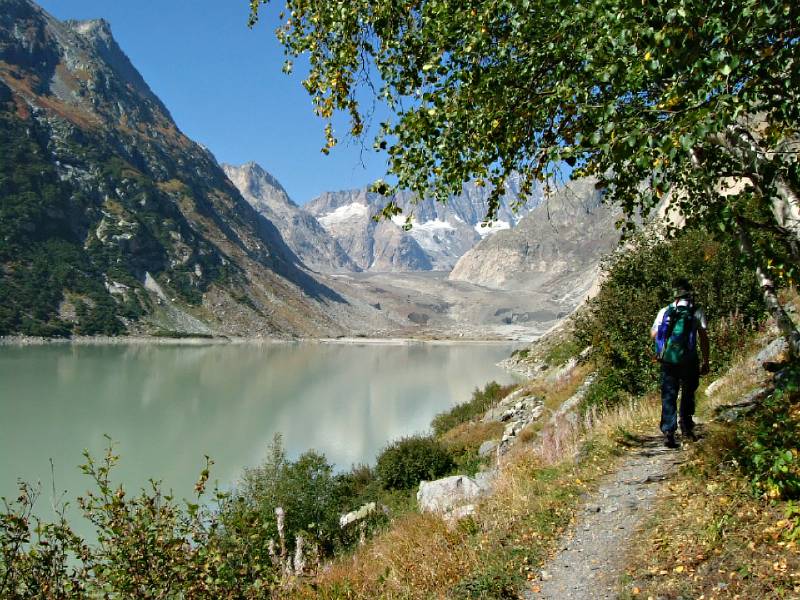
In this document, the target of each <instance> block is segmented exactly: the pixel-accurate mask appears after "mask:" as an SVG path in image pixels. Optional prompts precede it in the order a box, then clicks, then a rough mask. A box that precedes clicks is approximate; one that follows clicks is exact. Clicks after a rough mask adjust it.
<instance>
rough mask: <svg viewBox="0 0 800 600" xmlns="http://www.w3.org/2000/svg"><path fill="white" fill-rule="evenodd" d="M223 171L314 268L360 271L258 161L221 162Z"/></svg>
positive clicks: (289, 244)
mask: <svg viewBox="0 0 800 600" xmlns="http://www.w3.org/2000/svg"><path fill="white" fill-rule="evenodd" d="M222 168H223V170H224V171H225V174H226V175H227V176H228V178H229V179H230V180H231V181H232V182H233V184H234V185H235V186H236V187H237V189H238V190H239V191H240V192H241V194H242V196H243V197H244V199H245V200H247V201H248V202H249V203H250V204H251V205H252V206H253V208H255V209H256V210H257V211H258V212H259V213H260V214H262V215H263V216H264V217H266V218H267V219H269V220H270V221H271V222H272V223H274V224H275V226H276V227H277V228H278V230H279V231H280V233H281V236H282V237H283V239H284V240H285V241H286V244H287V245H288V246H289V247H290V248H291V249H292V251H293V252H294V253H295V254H296V255H297V256H298V258H300V260H302V261H303V263H304V264H306V265H307V266H309V267H311V268H312V269H315V270H317V271H325V272H329V271H360V268H359V267H358V265H357V264H356V263H354V262H353V261H352V260H351V259H350V257H349V256H348V255H347V252H345V251H344V249H343V248H342V246H341V245H340V243H339V242H338V241H337V240H336V239H334V238H333V237H332V236H331V235H330V234H329V233H328V232H327V231H326V230H325V229H324V228H323V227H322V225H320V224H319V221H317V219H316V218H314V217H313V216H312V215H311V214H310V213H308V212H306V211H304V210H303V209H301V208H300V207H299V206H297V204H295V203H294V202H292V200H291V199H290V198H289V195H288V194H287V193H286V190H285V189H283V186H282V185H281V184H280V183H279V182H278V180H277V179H275V178H274V177H273V176H272V175H270V174H269V173H267V172H266V171H265V170H264V169H263V167H261V166H260V165H258V164H256V163H254V162H249V163H246V164H244V165H241V166H238V167H237V166H234V165H227V164H223V165H222Z"/></svg>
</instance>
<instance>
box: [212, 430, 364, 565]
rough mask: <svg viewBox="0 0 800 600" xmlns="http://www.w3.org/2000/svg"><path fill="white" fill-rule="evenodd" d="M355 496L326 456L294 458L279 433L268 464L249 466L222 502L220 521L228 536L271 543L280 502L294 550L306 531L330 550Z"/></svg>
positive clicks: (310, 454)
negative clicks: (340, 480)
mask: <svg viewBox="0 0 800 600" xmlns="http://www.w3.org/2000/svg"><path fill="white" fill-rule="evenodd" d="M351 499H352V498H351V497H350V495H349V492H348V489H347V487H345V486H342V485H339V482H338V481H337V479H336V477H335V476H334V474H333V467H332V466H331V465H330V464H329V463H328V462H327V460H326V459H325V457H324V456H322V455H321V454H318V453H317V452H314V451H309V452H306V453H304V454H302V455H301V456H300V457H299V458H298V459H297V460H296V461H290V460H288V459H287V457H286V453H285V451H284V449H283V445H282V442H281V438H280V436H276V437H275V439H274V441H273V443H272V445H271V446H270V448H269V450H268V453H267V459H266V460H265V461H264V463H263V464H262V465H260V466H259V467H256V468H252V469H246V470H245V473H244V475H243V476H242V479H241V481H240V482H239V483H238V485H237V486H236V491H235V492H234V493H233V494H232V495H231V496H230V498H228V499H227V500H226V501H225V502H223V503H222V506H221V509H220V520H221V522H222V523H223V526H224V529H225V531H226V532H227V534H228V535H229V536H232V537H234V538H238V537H247V536H250V537H251V538H252V539H254V540H257V541H258V543H260V544H263V545H264V547H266V546H267V545H268V544H269V541H270V540H275V541H277V540H278V523H277V517H276V515H275V509H276V508H278V507H280V508H283V509H284V511H285V515H286V519H285V529H284V531H285V536H286V540H287V543H288V550H289V552H293V551H294V544H295V540H296V536H297V535H298V534H303V535H304V537H305V539H306V540H307V541H313V542H316V543H317V544H319V546H320V550H322V552H323V553H330V552H333V550H334V549H335V548H336V547H337V545H338V540H339V533H340V527H339V515H340V514H341V512H344V511H345V510H349V504H350V503H351V502H350V501H351ZM345 507H347V508H345Z"/></svg>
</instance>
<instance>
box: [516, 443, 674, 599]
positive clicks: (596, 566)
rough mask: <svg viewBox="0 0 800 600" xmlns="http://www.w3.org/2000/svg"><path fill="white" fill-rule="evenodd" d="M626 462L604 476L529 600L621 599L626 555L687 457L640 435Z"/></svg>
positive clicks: (547, 564) (533, 586) (536, 582)
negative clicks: (669, 481) (662, 491)
mask: <svg viewBox="0 0 800 600" xmlns="http://www.w3.org/2000/svg"><path fill="white" fill-rule="evenodd" d="M639 442H640V444H641V445H639V446H637V447H636V448H635V449H634V450H632V451H631V453H630V454H629V456H628V457H627V458H626V459H625V460H624V462H623V463H622V466H621V467H620V468H619V469H618V470H617V471H616V472H615V473H613V474H611V475H609V476H608V477H607V478H606V479H604V480H603V481H602V482H601V484H600V487H599V489H598V490H597V492H595V493H593V494H592V495H591V496H590V497H589V498H588V500H587V502H586V504H585V505H584V506H583V508H582V510H581V513H579V516H578V518H577V521H576V524H575V526H574V528H573V529H572V530H571V531H569V532H567V534H565V536H564V537H563V538H562V539H561V541H560V542H559V546H558V547H559V548H560V550H559V551H558V554H557V555H556V556H555V557H554V558H553V559H551V560H550V561H548V562H547V563H546V564H545V566H544V567H543V568H542V570H541V571H540V574H539V575H540V580H539V581H534V582H533V583H532V585H531V587H530V589H528V590H526V591H525V596H524V597H525V598H526V600H549V599H553V600H556V599H559V600H563V599H567V598H569V599H571V600H584V599H585V600H605V599H613V598H617V589H618V587H617V586H618V583H619V578H620V575H621V574H622V571H623V569H624V566H625V557H626V555H627V554H628V553H629V552H630V551H631V549H630V543H631V540H632V539H633V536H634V533H635V532H636V530H637V527H639V526H640V525H642V524H643V522H644V521H645V520H646V518H647V517H648V515H649V513H650V509H651V508H652V506H653V503H654V501H655V499H656V496H657V495H658V493H659V491H660V490H661V489H662V488H663V487H664V486H665V485H666V483H665V482H666V481H667V480H668V479H669V477H670V475H671V474H672V473H674V472H675V471H676V470H677V467H678V465H679V464H680V463H681V462H682V461H683V460H684V453H683V452H681V451H680V450H669V449H667V448H665V447H664V446H663V443H662V440H661V438H660V437H658V438H656V437H652V438H650V437H648V438H641V439H640V440H639Z"/></svg>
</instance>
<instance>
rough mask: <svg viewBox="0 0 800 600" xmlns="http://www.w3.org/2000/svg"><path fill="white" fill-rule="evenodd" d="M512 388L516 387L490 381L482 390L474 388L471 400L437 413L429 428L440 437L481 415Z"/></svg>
mask: <svg viewBox="0 0 800 600" xmlns="http://www.w3.org/2000/svg"><path fill="white" fill-rule="evenodd" d="M514 387H516V386H513V385H505V386H502V385H500V384H499V383H497V382H496V381H491V382H489V383H487V384H486V385H485V386H484V388H483V390H481V389H478V388H476V389H475V391H474V392H472V399H471V400H469V401H468V402H463V403H461V404H456V405H455V406H454V407H453V408H451V409H450V410H448V411H446V412H443V413H439V414H438V415H436V416H435V417H434V418H433V421H431V427H432V428H433V431H434V433H436V435H442V434H444V433H445V432H447V431H449V430H451V429H452V428H453V427H455V426H456V425H460V424H461V423H466V422H467V421H469V420H471V419H473V418H475V417H477V416H478V415H483V413H485V412H486V411H487V410H489V409H490V408H491V407H493V406H494V405H495V404H497V403H498V402H499V401H500V400H502V399H503V398H505V397H506V396H507V395H508V394H509V393H510V392H511V390H513V389H514Z"/></svg>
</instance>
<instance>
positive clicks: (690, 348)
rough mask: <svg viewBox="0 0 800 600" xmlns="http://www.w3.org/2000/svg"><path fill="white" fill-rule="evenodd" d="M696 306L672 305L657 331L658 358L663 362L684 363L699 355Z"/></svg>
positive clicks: (671, 363)
mask: <svg viewBox="0 0 800 600" xmlns="http://www.w3.org/2000/svg"><path fill="white" fill-rule="evenodd" d="M694 311H695V307H694V306H693V305H692V304H688V305H685V306H672V305H670V306H669V308H667V310H666V312H665V313H664V318H663V319H662V320H661V324H660V325H659V326H658V331H657V333H656V358H658V360H659V361H661V362H662V363H667V364H670V365H683V364H686V363H688V362H690V361H691V360H693V359H695V358H696V356H697V339H696V338H697V328H696V327H695V323H694V320H695V317H694Z"/></svg>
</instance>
